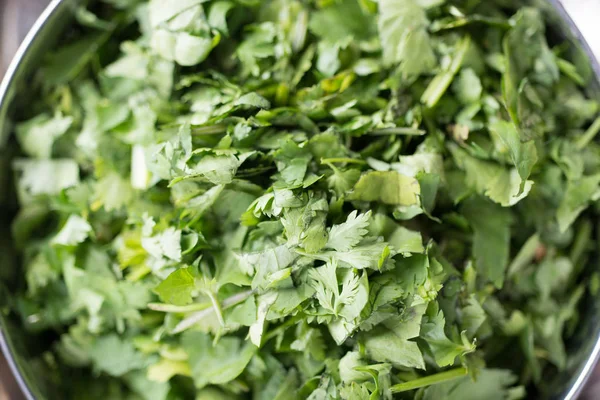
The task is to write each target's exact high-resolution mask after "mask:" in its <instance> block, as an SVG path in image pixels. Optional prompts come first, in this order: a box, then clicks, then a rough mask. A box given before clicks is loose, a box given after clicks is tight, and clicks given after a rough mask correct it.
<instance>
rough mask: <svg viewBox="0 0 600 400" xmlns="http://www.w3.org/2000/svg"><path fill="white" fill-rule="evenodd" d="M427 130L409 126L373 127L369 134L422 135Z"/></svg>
mask: <svg viewBox="0 0 600 400" xmlns="http://www.w3.org/2000/svg"><path fill="white" fill-rule="evenodd" d="M426 133H427V132H426V131H424V130H423V129H419V128H411V127H397V128H383V129H375V130H373V131H371V132H369V135H376V136H383V135H408V136H423V135H424V134H426Z"/></svg>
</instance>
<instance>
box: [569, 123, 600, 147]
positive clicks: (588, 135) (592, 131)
mask: <svg viewBox="0 0 600 400" xmlns="http://www.w3.org/2000/svg"><path fill="white" fill-rule="evenodd" d="M598 132H600V117H598V118H596V120H595V121H594V123H593V124H592V125H591V126H590V127H589V128H588V130H587V131H585V133H584V134H583V135H581V136H580V137H579V138H578V139H577V140H576V141H575V147H577V149H578V150H583V149H584V148H585V146H587V145H588V144H589V143H590V142H591V141H592V140H593V139H594V138H595V137H596V135H597V134H598Z"/></svg>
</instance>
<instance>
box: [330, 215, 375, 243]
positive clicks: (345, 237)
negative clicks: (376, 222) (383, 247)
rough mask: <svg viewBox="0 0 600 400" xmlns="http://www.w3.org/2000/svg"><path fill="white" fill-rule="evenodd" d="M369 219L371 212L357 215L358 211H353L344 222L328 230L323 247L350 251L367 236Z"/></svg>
mask: <svg viewBox="0 0 600 400" xmlns="http://www.w3.org/2000/svg"><path fill="white" fill-rule="evenodd" d="M370 217H371V212H366V213H364V214H361V215H358V211H353V212H352V213H350V215H348V219H347V220H346V222H344V223H343V224H340V225H334V226H332V227H331V229H329V239H328V240H327V244H326V245H325V247H327V248H329V249H333V250H337V251H348V250H350V249H351V248H352V247H354V246H356V245H357V244H358V243H359V242H360V241H361V240H362V238H363V237H364V236H365V235H366V234H367V229H366V228H367V226H369V219H370Z"/></svg>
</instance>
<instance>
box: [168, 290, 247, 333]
mask: <svg viewBox="0 0 600 400" xmlns="http://www.w3.org/2000/svg"><path fill="white" fill-rule="evenodd" d="M252 294H254V291H253V290H247V291H245V292H240V293H237V294H234V295H233V296H231V297H228V298H226V299H225V300H223V302H222V304H221V305H220V306H219V310H221V311H222V310H227V309H228V308H231V307H233V306H235V305H237V304H239V303H241V302H242V301H244V300H246V299H247V298H248V297H250V296H252ZM209 297H210V296H209ZM213 297H214V296H213ZM215 300H216V298H215ZM211 301H212V299H211ZM217 304H218V303H217ZM215 311H216V310H215V307H208V308H206V309H204V310H201V311H198V312H196V313H194V314H192V315H190V316H189V317H187V318H185V319H183V320H181V322H180V323H178V324H177V325H176V326H175V328H174V329H173V333H180V332H183V331H185V330H186V329H188V328H190V327H192V326H194V325H195V324H197V323H198V322H200V321H202V320H203V319H204V318H206V317H208V316H209V315H211V314H212V313H213V312H215ZM222 318H223V315H222V314H221V319H219V322H221V320H222ZM224 323H225V321H223V324H224Z"/></svg>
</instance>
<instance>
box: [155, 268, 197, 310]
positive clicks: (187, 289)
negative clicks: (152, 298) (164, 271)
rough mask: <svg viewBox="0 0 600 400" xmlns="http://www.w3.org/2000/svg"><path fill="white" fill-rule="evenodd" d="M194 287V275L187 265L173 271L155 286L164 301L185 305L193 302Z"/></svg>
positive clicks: (156, 291)
mask: <svg viewBox="0 0 600 400" xmlns="http://www.w3.org/2000/svg"><path fill="white" fill-rule="evenodd" d="M194 289H195V284H194V276H193V275H192V274H191V273H190V267H187V268H179V269H178V270H176V271H174V272H172V273H171V274H170V275H169V276H168V277H167V279H165V280H164V281H162V282H161V283H160V284H159V285H158V286H157V287H155V288H154V292H155V293H156V294H158V295H159V296H160V299H161V300H162V301H164V302H167V303H170V304H175V305H178V306H183V305H186V304H189V303H191V302H192V293H193V291H194Z"/></svg>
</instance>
